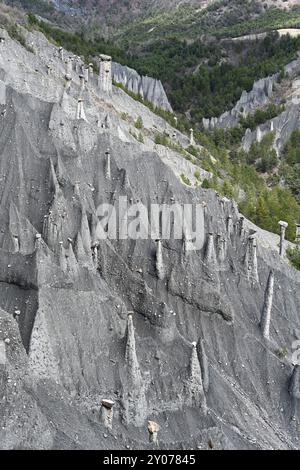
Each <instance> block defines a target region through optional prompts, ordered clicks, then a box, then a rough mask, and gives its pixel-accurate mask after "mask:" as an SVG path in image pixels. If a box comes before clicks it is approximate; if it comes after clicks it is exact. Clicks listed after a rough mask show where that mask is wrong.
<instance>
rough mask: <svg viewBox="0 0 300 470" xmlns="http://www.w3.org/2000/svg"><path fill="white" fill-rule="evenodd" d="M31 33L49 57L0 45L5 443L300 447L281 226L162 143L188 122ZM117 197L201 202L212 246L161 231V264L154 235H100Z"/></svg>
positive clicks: (294, 293) (292, 315)
mask: <svg viewBox="0 0 300 470" xmlns="http://www.w3.org/2000/svg"><path fill="white" fill-rule="evenodd" d="M24 34H25V35H26V40H27V41H28V42H29V43H30V44H31V45H32V48H33V50H34V53H31V52H28V51H27V50H25V49H24V48H23V47H22V46H21V45H19V44H18V43H16V42H15V41H13V40H12V39H10V38H9V37H6V39H5V41H4V42H1V44H0V80H1V82H0V83H1V93H0V97H1V103H0V180H1V185H0V220H1V231H0V250H1V256H0V280H1V287H2V288H1V291H0V309H1V310H0V420H1V429H0V447H1V448H5V449H32V448H43V449H44V448H45V449H116V448H119V449H124V448H125V447H126V446H128V445H130V447H131V448H137V449H148V448H153V444H154V443H155V445H157V446H159V447H160V448H162V449H178V448H183V449H190V448H197V447H199V448H203V449H206V448H216V449H232V448H237V449H294V448H298V447H299V442H298V434H297V428H296V427H295V426H294V425H293V424H292V423H291V417H293V418H295V419H296V420H298V419H299V404H298V401H297V400H295V396H296V394H297V393H296V392H294V390H295V389H296V386H294V385H293V387H292V394H291V389H290V381H291V377H292V374H293V370H294V364H293V363H292V360H291V358H290V354H291V353H292V343H293V341H295V340H296V339H297V336H298V335H299V331H300V324H299V322H300V320H299V314H298V312H299V307H300V294H299V292H300V290H299V284H300V275H299V273H298V272H296V271H294V270H293V269H291V268H290V267H289V266H288V264H287V263H286V261H285V259H284V258H282V257H280V256H279V253H278V247H277V246H276V245H277V244H278V242H279V237H278V236H276V235H272V237H273V238H272V237H271V235H270V234H267V233H266V232H262V231H259V229H257V228H254V229H253V226H252V228H249V224H248V223H247V221H245V220H244V219H243V223H241V215H240V214H239V213H238V210H237V208H236V206H235V204H234V203H232V202H231V201H229V200H224V199H220V198H219V197H218V195H217V194H216V193H215V192H214V191H212V190H207V191H205V190H201V189H199V188H197V189H193V188H190V187H187V186H185V185H183V184H182V183H181V181H180V179H179V178H178V177H177V176H176V174H175V173H174V172H173V171H172V168H171V165H169V164H168V165H166V164H165V163H164V160H163V158H161V157H160V155H159V153H158V152H157V147H156V145H155V142H154V136H155V133H156V132H157V129H158V128H159V129H165V130H166V131H168V132H169V133H170V134H171V135H172V132H174V129H172V128H170V126H168V124H167V123H165V121H163V120H162V119H161V118H160V117H158V116H156V115H154V114H152V113H151V112H150V111H149V109H148V108H146V107H144V106H143V105H142V104H140V103H137V102H136V101H133V100H132V99H131V98H130V97H129V96H128V95H126V94H125V93H124V92H123V91H122V90H120V89H118V88H115V87H113V88H112V92H111V93H105V92H103V90H101V89H100V88H99V86H98V80H97V77H89V79H88V81H87V82H86V83H85V87H84V89H83V87H82V80H81V79H80V77H79V73H78V71H77V69H76V61H75V60H73V61H72V64H73V65H72V70H70V75H71V78H72V81H71V84H70V83H68V85H66V80H65V64H64V63H63V61H62V59H61V52H60V51H58V49H57V48H56V47H55V46H53V45H51V44H49V43H48V42H47V40H46V39H45V38H44V37H43V36H42V35H41V34H38V33H35V34H31V33H28V32H24ZM64 53H65V55H66V54H67V52H66V51H64ZM73 59H74V58H73ZM49 63H51V68H52V73H51V74H50V75H49V74H48V68H47V65H48V64H49ZM68 82H69V80H68ZM79 99H82V100H83V101H82V103H83V107H84V114H85V119H83V118H82V116H81V117H80V116H78V114H77V105H78V100H79ZM122 113H127V114H128V116H129V118H128V121H126V120H124V119H122V118H121V117H120V115H121V114H122ZM138 115H140V116H141V117H142V119H143V124H144V127H145V129H146V131H145V136H146V137H147V140H146V141H145V143H144V144H141V143H140V142H138V141H137V140H136V139H135V138H133V137H132V135H131V134H130V132H129V131H130V125H131V122H133V121H134V119H136V116H138ZM177 138H178V139H179V141H180V142H181V143H182V145H186V146H188V139H187V138H186V137H185V136H182V135H181V134H180V133H178V132H177ZM108 154H109V155H110V172H109V177H108V174H107V155H108ZM175 156H176V162H177V163H178V161H179V160H180V155H179V154H176V155H175ZM170 159H172V155H171V154H170V155H169V161H170ZM120 196H122V197H126V198H127V199H128V201H129V203H130V204H133V203H134V202H135V203H138V202H139V203H141V202H142V203H143V204H144V206H146V207H149V206H150V205H151V204H153V203H156V204H157V203H160V204H163V203H165V204H167V203H172V204H173V203H174V202H176V203H180V204H189V203H195V204H199V205H200V206H201V214H202V217H201V221H202V222H201V227H200V228H199V230H200V231H201V232H202V231H203V233H204V234H205V243H204V244H203V246H201V247H199V249H198V250H195V251H188V250H187V246H188V243H189V242H190V240H189V239H188V238H184V239H173V238H171V239H164V240H162V243H161V256H160V263H159V264H160V266H161V267H163V271H161V270H160V272H163V276H161V275H159V276H158V272H157V246H156V243H155V240H152V239H150V238H149V239H143V240H141V239H137V240H134V239H125V238H124V239H113V238H110V239H102V238H101V237H99V231H98V229H97V227H98V225H97V221H99V212H98V208H99V206H100V205H101V204H104V203H105V204H107V203H114V202H115V201H117V200H118V199H119V197H120ZM229 221H230V223H229ZM255 230H257V245H255V246H254V245H253V242H252V241H251V240H252V238H253V232H254V231H255ZM270 237H271V238H272V240H273V239H274V242H272V244H271V243H267V242H268V241H269V239H270ZM249 239H250V241H249ZM249 247H250V248H249ZM272 247H273V248H272ZM254 248H255V249H254ZM249 249H250V255H251V256H250V255H249ZM249 266H250V268H251V269H250V271H251V276H250V275H249ZM271 270H272V271H273V272H274V279H275V281H274V282H275V285H274V292H273V297H272V316H271V321H270V327H269V329H268V331H269V339H268V340H267V341H266V338H265V337H264V336H263V334H262V330H261V327H260V321H261V314H262V310H263V307H264V302H265V292H266V289H267V284H268V278H269V273H270V271H271ZM284 348H287V349H288V351H289V354H288V355H287V356H286V357H283V355H280V354H277V352H278V351H279V350H282V349H284ZM297 377H298V376H297ZM293 383H296V379H294V380H293ZM108 400H109V401H108ZM103 403H104V404H106V405H105V406H107V405H108V404H112V403H113V404H114V405H113V413H112V412H110V413H106V415H105V416H104V417H103V416H102V414H101V413H102V412H101V413H100V411H101V406H104V405H103ZM23 405H24V406H23ZM102 411H103V410H102ZM149 421H150V422H153V423H156V424H157V426H155V428H154V427H153V425H151V427H150V429H149V430H148V428H147V423H148V422H149ZM293 422H294V421H293ZM158 430H159V432H158ZM104 433H105V436H106V437H105V438H104V437H103V436H104ZM149 433H150V434H151V436H152V437H151V440H150V442H149ZM157 434H158V435H157Z"/></svg>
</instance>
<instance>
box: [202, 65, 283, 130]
mask: <svg viewBox="0 0 300 470" xmlns="http://www.w3.org/2000/svg"><path fill="white" fill-rule="evenodd" d="M278 76H279V75H278V74H275V75H272V76H270V77H266V78H262V79H261V80H258V81H257V82H254V84H253V88H252V90H251V91H250V92H247V91H245V90H244V91H243V93H242V95H241V97H240V99H239V101H238V102H237V103H236V105H235V106H234V108H232V109H231V110H230V111H226V112H225V113H224V114H222V115H221V116H220V117H218V118H211V119H203V126H204V128H205V129H218V128H228V127H234V126H236V125H237V124H238V123H239V120H240V119H241V118H242V117H246V116H247V115H248V114H249V113H250V112H251V111H253V110H255V109H257V108H259V107H261V106H264V105H265V104H266V103H268V102H269V100H270V98H271V96H272V94H273V89H274V85H275V83H276V81H277V80H278Z"/></svg>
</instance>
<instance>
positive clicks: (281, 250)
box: [278, 220, 289, 256]
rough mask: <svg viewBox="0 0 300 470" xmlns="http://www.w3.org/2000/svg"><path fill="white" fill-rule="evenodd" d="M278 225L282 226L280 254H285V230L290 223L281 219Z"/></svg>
mask: <svg viewBox="0 0 300 470" xmlns="http://www.w3.org/2000/svg"><path fill="white" fill-rule="evenodd" d="M278 225H279V226H280V246H279V254H280V256H283V255H284V240H285V232H286V229H287V228H288V226H289V224H288V223H287V222H284V221H283V220H280V221H279V222H278Z"/></svg>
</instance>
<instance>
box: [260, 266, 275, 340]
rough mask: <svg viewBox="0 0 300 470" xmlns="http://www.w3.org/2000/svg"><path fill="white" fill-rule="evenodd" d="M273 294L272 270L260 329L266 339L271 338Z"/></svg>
mask: <svg viewBox="0 0 300 470" xmlns="http://www.w3.org/2000/svg"><path fill="white" fill-rule="evenodd" d="M273 294H274V271H273V270H271V271H270V274H269V278H268V282H267V287H266V291H265V299H264V306H263V311H262V316H261V322H260V327H261V330H262V334H263V336H264V338H266V339H269V338H270V324H271V312H272V305H273Z"/></svg>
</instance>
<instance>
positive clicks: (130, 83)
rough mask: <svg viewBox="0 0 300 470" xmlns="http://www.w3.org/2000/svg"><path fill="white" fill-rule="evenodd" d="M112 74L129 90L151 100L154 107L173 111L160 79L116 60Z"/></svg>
mask: <svg viewBox="0 0 300 470" xmlns="http://www.w3.org/2000/svg"><path fill="white" fill-rule="evenodd" d="M112 74H113V80H114V81H115V82H116V83H121V84H122V85H124V87H125V88H127V89H128V90H129V91H132V92H133V93H135V94H136V95H140V96H141V97H142V98H143V100H145V101H150V103H152V104H153V105H154V107H157V108H160V109H163V110H165V111H169V112H171V113H172V112H173V111H172V107H171V105H170V103H169V100H168V97H167V95H166V92H165V90H164V87H163V85H162V83H161V81H160V80H157V79H155V78H151V77H147V76H146V77H145V76H141V75H139V74H138V73H137V72H136V71H135V70H133V69H131V68H129V67H127V66H126V65H120V64H118V63H116V62H114V63H113V65H112Z"/></svg>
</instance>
